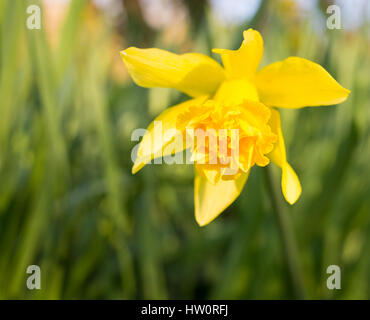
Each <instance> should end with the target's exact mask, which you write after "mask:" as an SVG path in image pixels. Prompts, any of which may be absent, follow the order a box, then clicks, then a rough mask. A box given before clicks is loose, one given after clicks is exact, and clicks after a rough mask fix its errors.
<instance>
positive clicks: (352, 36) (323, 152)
mask: <svg viewBox="0 0 370 320" xmlns="http://www.w3.org/2000/svg"><path fill="white" fill-rule="evenodd" d="M117 1H118V0H117ZM291 2H292V1H282V0H280V1H266V0H265V1H262V3H261V6H260V7H259V9H258V11H257V12H256V14H255V15H254V16H253V18H251V19H249V20H248V21H243V22H242V23H238V24H233V25H226V24H222V23H219V21H218V19H217V17H216V16H215V15H212V14H211V10H210V8H209V4H208V3H207V2H206V1H183V3H182V4H181V10H185V11H186V12H187V15H186V18H185V22H186V23H187V25H188V26H190V27H189V28H185V35H186V36H185V37H184V39H182V40H179V41H172V40H171V39H173V38H175V39H176V37H177V36H176V34H175V37H172V38H170V40H168V39H167V38H166V37H165V35H166V32H167V31H168V30H167V29H171V28H172V26H171V25H170V26H167V27H166V28H167V29H166V28H162V29H161V28H159V29H158V28H153V27H152V26H150V25H148V23H147V22H146V20H145V16H144V15H143V12H142V8H141V7H140V4H139V3H138V2H137V1H132V0H127V1H122V5H123V6H124V8H125V12H126V14H125V18H124V19H123V18H122V17H120V16H119V17H115V18H114V19H113V18H112V17H111V16H109V15H106V14H105V13H104V12H103V11H102V10H99V9H98V8H97V7H96V6H94V5H93V3H92V2H91V1H87V0H76V1H75V0H73V1H71V2H70V4H69V6H68V8H67V11H66V14H65V16H64V18H63V19H64V20H63V22H62V24H61V27H60V30H59V33H58V37H57V40H56V41H52V40H51V38H50V33H48V32H47V31H49V30H47V28H46V27H45V25H44V23H43V28H42V29H41V30H28V29H27V28H26V23H25V21H26V19H27V14H26V8H27V6H28V5H29V4H34V3H36V4H37V3H39V2H38V1H26V0H19V1H18V0H17V1H12V0H0V32H1V33H0V55H1V56H0V58H1V60H0V181H1V183H0V298H1V299H9V298H11V299H24V298H25V299H78V298H81V299H96V298H103V299H132V298H144V299H151V298H155V299H162V298H177V299H179V298H183V299H192V298H225V299H261V298H264V299H276V298H278V299H286V298H294V293H293V290H292V288H291V285H290V282H289V277H288V274H287V272H288V269H287V265H286V263H285V260H284V255H283V248H282V245H281V239H280V236H279V231H278V229H277V224H276V218H275V216H274V214H273V212H272V209H271V208H272V207H271V202H270V199H269V196H268V193H267V191H266V185H265V180H264V175H263V170H264V169H263V168H257V167H255V168H254V169H253V170H252V173H251V175H250V178H249V181H248V183H247V186H246V188H245V189H244V191H243V192H242V194H241V196H240V197H239V199H238V200H237V201H236V202H235V203H234V204H233V205H232V206H231V207H230V208H228V209H227V210H226V211H225V212H224V213H223V214H222V215H221V216H220V218H218V219H217V220H216V221H214V222H213V223H211V224H210V225H209V226H207V227H205V228H199V227H198V226H197V225H196V223H195V220H194V217H193V210H194V209H193V185H192V183H193V169H192V167H191V166H190V165H178V166H166V165H162V166H158V165H157V166H148V167H146V168H144V169H143V170H142V171H141V172H140V173H138V174H137V175H135V176H132V175H131V166H132V163H131V149H132V147H133V146H134V145H135V143H136V142H131V139H130V136H131V132H132V130H133V129H135V128H139V127H140V128H145V127H146V126H147V125H148V124H149V123H150V121H151V120H152V119H153V117H154V116H155V115H156V114H158V113H159V112H160V111H161V110H163V109H164V108H166V107H169V106H170V105H172V104H175V103H177V102H179V101H181V100H183V99H184V98H185V97H184V96H183V95H180V94H178V93H176V92H174V91H172V90H167V89H151V90H148V89H144V88H139V87H137V86H135V85H134V84H133V83H132V82H131V81H130V80H129V79H128V77H127V73H126V71H125V69H124V66H123V64H119V65H116V62H117V61H118V60H119V50H121V49H123V46H129V45H135V46H139V47H149V46H155V47H161V48H163V49H168V50H172V51H175V52H184V51H198V52H204V53H209V52H210V48H211V47H212V46H213V47H228V48H236V47H238V46H239V44H240V42H241V39H242V30H244V29H247V28H248V27H254V28H256V29H257V30H259V31H260V32H261V33H262V35H263V37H264V42H265V53H264V60H263V65H265V64H267V63H270V62H273V61H277V60H281V59H284V58H286V57H288V56H291V55H297V56H301V57H304V58H308V59H311V60H313V61H315V62H317V63H320V64H321V65H323V66H324V67H325V68H326V69H327V70H328V71H329V72H330V73H331V74H332V75H334V77H335V78H336V79H337V80H338V81H339V82H340V83H341V84H342V85H343V86H344V87H346V88H349V89H350V90H351V95H350V97H349V99H348V101H346V102H345V103H343V104H341V105H338V106H330V107H317V108H305V109H301V110H289V112H285V111H284V110H283V111H282V119H283V130H284V134H285V136H286V143H287V150H288V157H289V159H290V163H291V164H292V165H293V166H294V168H295V169H296V171H297V173H298V175H299V177H300V178H301V182H302V186H303V194H302V196H301V199H300V200H299V202H298V203H297V204H296V205H294V206H288V205H286V204H285V203H284V204H283V206H284V210H287V213H288V215H289V217H290V218H291V219H292V222H293V226H294V231H295V237H296V240H297V246H298V248H299V258H300V261H301V265H302V268H303V276H304V282H305V286H306V290H307V296H308V298H315V299H331V298H343V299H355V298H359V299H368V298H370V215H369V213H370V197H369V195H370V181H369V177H370V165H369V160H370V139H369V137H370V130H369V120H370V109H369V84H370V83H369V77H370V59H369V58H370V50H369V33H368V31H369V23H368V21H365V22H364V23H363V25H361V26H360V27H359V28H358V29H355V30H349V31H347V30H328V29H326V28H324V27H323V28H321V29H320V28H317V25H316V22H314V20H315V19H314V18H313V15H314V12H313V11H312V12H308V14H307V16H304V17H300V16H299V12H297V8H296V7H294V5H292V3H291ZM324 2H325V1H322V2H321V5H322V4H323V3H324ZM40 5H41V4H40ZM179 10H180V9H179ZM315 10H318V12H316V13H315V14H316V15H319V16H320V15H321V19H325V12H322V11H321V12H320V11H319V10H320V9H319V6H317V8H316V9H315ZM43 13H44V11H43ZM122 16H123V14H122ZM324 23H325V22H324ZM166 39H167V40H166ZM215 58H217V57H215ZM112 61H113V62H112ZM117 63H120V62H117ZM120 75H122V78H120ZM275 173H276V179H279V178H278V175H279V172H278V171H276V172H275ZM32 264H36V265H39V266H40V267H41V272H42V289H41V290H34V291H30V290H28V289H27V288H26V278H27V276H28V275H27V274H26V268H27V266H28V265H32ZM331 264H336V265H339V266H340V267H341V270H342V289H341V290H337V291H330V290H328V289H327V287H326V279H327V277H328V275H327V274H326V268H327V266H329V265H331Z"/></svg>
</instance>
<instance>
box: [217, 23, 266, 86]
mask: <svg viewBox="0 0 370 320" xmlns="http://www.w3.org/2000/svg"><path fill="white" fill-rule="evenodd" d="M243 36H244V41H243V42H242V45H241V46H240V48H239V49H238V50H227V49H213V52H216V53H219V54H221V59H222V63H223V65H224V67H225V70H226V75H227V77H228V78H229V79H231V78H248V79H249V80H252V79H253V78H254V74H255V72H256V70H257V67H258V65H259V63H260V61H261V58H262V54H263V39H262V36H261V34H260V33H259V32H258V31H256V30H253V29H248V30H247V31H244V32H243Z"/></svg>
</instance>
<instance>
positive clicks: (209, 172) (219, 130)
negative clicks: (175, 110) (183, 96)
mask: <svg viewBox="0 0 370 320" xmlns="http://www.w3.org/2000/svg"><path fill="white" fill-rule="evenodd" d="M270 117H271V111H270V109H269V108H268V107H266V106H265V105H263V104H262V103H260V102H257V101H252V100H244V101H243V102H242V103H240V104H237V105H227V104H226V105H225V104H222V103H220V102H218V101H215V100H207V101H206V102H205V103H203V104H201V105H198V106H191V107H189V109H188V110H187V111H185V112H184V113H182V114H180V115H179V116H178V118H177V127H178V128H185V129H186V134H187V137H188V140H190V141H191V145H192V160H194V162H195V165H196V169H197V171H198V173H199V174H201V175H202V176H203V177H205V178H206V179H207V180H208V181H209V182H211V183H213V184H215V183H217V182H218V181H219V180H220V179H223V180H231V179H235V178H237V177H238V176H239V175H240V174H241V173H242V172H244V173H247V172H248V171H249V169H250V168H251V167H252V166H253V165H255V164H256V165H258V166H266V165H268V164H269V162H270V160H269V158H268V157H266V154H268V153H270V152H271V151H272V150H273V147H274V143H275V142H276V141H277V136H276V134H274V133H273V132H272V130H271V127H270V126H269V124H268V122H269V119H270Z"/></svg>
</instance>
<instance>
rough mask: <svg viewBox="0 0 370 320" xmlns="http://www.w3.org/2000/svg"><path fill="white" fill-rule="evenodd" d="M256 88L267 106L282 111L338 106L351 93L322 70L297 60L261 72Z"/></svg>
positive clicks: (290, 59) (282, 62) (316, 65)
mask: <svg viewBox="0 0 370 320" xmlns="http://www.w3.org/2000/svg"><path fill="white" fill-rule="evenodd" d="M256 85H257V89H258V93H259V96H260V99H261V101H262V102H263V103H264V104H266V105H269V106H275V107H281V108H302V107H305V106H322V105H330V104H337V103H341V102H343V101H344V100H346V99H347V97H348V94H349V93H350V91H349V90H347V89H345V88H343V87H342V86H341V85H340V84H339V83H338V82H337V81H335V79H334V78H333V77H332V76H331V75H330V74H329V73H328V72H327V71H326V70H325V69H324V68H323V67H321V66H320V65H318V64H317V63H314V62H312V61H309V60H306V59H302V58H298V57H290V58H288V59H285V60H283V61H279V62H275V63H272V64H270V65H268V66H266V67H264V68H262V69H261V70H260V71H259V72H258V73H257V76H256Z"/></svg>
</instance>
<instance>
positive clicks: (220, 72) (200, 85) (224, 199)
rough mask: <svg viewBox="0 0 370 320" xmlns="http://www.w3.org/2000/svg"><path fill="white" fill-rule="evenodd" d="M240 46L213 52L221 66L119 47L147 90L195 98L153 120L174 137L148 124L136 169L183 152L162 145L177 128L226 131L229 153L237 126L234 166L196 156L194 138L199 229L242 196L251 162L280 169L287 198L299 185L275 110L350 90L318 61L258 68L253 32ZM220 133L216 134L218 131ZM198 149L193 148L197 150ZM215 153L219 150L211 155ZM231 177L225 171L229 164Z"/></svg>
mask: <svg viewBox="0 0 370 320" xmlns="http://www.w3.org/2000/svg"><path fill="white" fill-rule="evenodd" d="M243 36H244V41H243V43H242V45H241V47H240V48H239V49H238V50H227V49H214V50H213V51H214V52H215V53H218V54H220V55H221V59H222V62H223V68H222V67H221V66H220V65H219V64H218V63H217V62H216V61H215V60H213V59H211V58H210V57H208V56H205V55H202V54H198V53H186V54H182V55H177V54H173V53H170V52H167V51H164V50H160V49H153V48H152V49H138V48H135V47H130V48H128V49H126V50H124V51H122V52H121V56H122V58H123V61H124V64H125V65H126V67H127V69H128V71H129V73H130V75H131V76H132V78H133V80H134V81H135V82H136V84H138V85H139V86H143V87H146V88H152V87H166V88H175V89H177V90H180V91H182V92H184V93H186V94H187V95H189V96H190V97H192V99H190V100H188V101H186V102H184V103H181V104H179V105H176V106H173V107H171V108H168V109H167V110H165V111H164V112H162V114H160V115H159V116H158V117H157V118H156V119H155V121H161V123H162V126H163V131H166V130H167V132H168V130H171V129H176V130H172V131H171V132H173V133H172V134H167V135H166V136H165V137H160V138H158V136H157V137H156V136H155V135H154V134H153V133H154V125H153V123H152V124H151V125H150V126H149V128H148V131H147V133H146V134H145V135H144V137H143V139H142V141H141V143H140V146H139V149H138V157H137V159H136V161H135V163H134V166H133V169H132V171H133V173H136V172H137V171H139V170H140V169H141V168H142V167H143V166H144V165H145V164H147V163H150V162H151V161H152V160H153V159H155V158H157V157H161V156H166V155H169V154H173V153H175V152H179V151H182V150H183V149H184V148H185V146H184V145H183V144H182V143H181V144H178V145H176V146H175V148H170V150H168V148H166V147H167V146H168V145H169V144H171V143H173V142H174V140H175V139H177V137H176V135H177V133H176V132H185V130H186V129H189V128H192V129H195V130H196V129H216V130H217V129H225V130H226V133H225V135H226V142H227V150H229V151H230V149H233V146H232V143H231V140H230V137H231V133H230V132H231V130H232V129H238V130H239V131H238V132H239V136H238V148H239V155H238V158H237V159H232V161H231V164H222V163H221V162H217V161H216V162H215V163H212V164H211V163H210V162H209V161H208V162H207V161H206V162H205V161H200V159H203V160H204V159H205V158H207V159H208V160H210V158H211V157H210V156H209V155H207V150H208V147H209V146H207V145H206V146H203V147H204V148H203V153H202V152H199V149H200V146H199V145H197V144H196V143H195V142H194V145H193V146H192V151H193V152H194V154H196V155H195V156H194V157H193V159H194V163H195V183H194V204H195V218H196V221H197V222H198V224H199V225H200V226H204V225H206V224H208V223H209V222H211V221H212V220H213V219H215V218H216V217H217V216H218V215H219V214H220V213H221V212H222V211H224V210H225V209H226V208H227V207H228V206H229V205H230V204H231V203H232V202H233V201H234V200H235V199H236V198H237V197H238V196H239V194H240V192H241V190H242V189H243V186H244V184H245V183H246V181H247V178H248V174H249V171H250V169H251V167H252V166H253V165H258V166H266V165H268V164H269V162H270V161H272V162H274V163H275V164H277V165H278V166H279V167H280V168H281V169H282V178H281V188H282V192H283V195H284V197H285V199H286V200H287V202H288V203H290V204H293V203H295V202H296V201H297V199H298V198H299V196H300V194H301V191H302V189H301V184H300V182H299V179H298V177H297V175H296V173H295V172H294V170H293V168H292V167H291V166H290V165H289V163H288V161H287V156H286V151H285V144H284V138H283V134H282V129H281V121H280V114H279V111H278V110H277V109H275V107H277V108H302V107H305V106H322V105H331V104H338V103H341V102H343V101H345V100H346V99H347V97H348V94H349V90H347V89H345V88H343V87H342V86H341V85H339V84H338V82H337V81H336V80H335V79H334V78H333V77H332V76H331V75H330V74H329V73H328V72H327V71H326V70H325V69H324V68H323V67H321V66H320V65H318V64H316V63H314V62H311V61H309V60H306V59H303V58H298V57H289V58H287V59H285V60H283V61H278V62H275V63H272V64H270V65H268V66H266V67H263V68H262V69H260V70H259V71H257V68H258V65H259V63H260V61H261V58H262V54H263V40H262V37H261V35H260V33H259V32H258V31H255V30H253V29H249V30H247V31H244V33H243ZM216 135H218V138H220V136H219V134H217V132H216ZM197 151H198V152H197ZM215 157H216V158H218V159H220V158H221V154H220V153H218V152H216V155H215ZM235 166H236V169H237V170H235V172H234V173H233V174H231V175H230V174H226V173H225V170H226V169H230V168H231V167H233V168H234V169H235Z"/></svg>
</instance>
